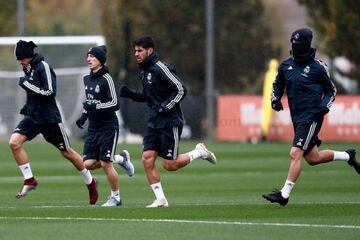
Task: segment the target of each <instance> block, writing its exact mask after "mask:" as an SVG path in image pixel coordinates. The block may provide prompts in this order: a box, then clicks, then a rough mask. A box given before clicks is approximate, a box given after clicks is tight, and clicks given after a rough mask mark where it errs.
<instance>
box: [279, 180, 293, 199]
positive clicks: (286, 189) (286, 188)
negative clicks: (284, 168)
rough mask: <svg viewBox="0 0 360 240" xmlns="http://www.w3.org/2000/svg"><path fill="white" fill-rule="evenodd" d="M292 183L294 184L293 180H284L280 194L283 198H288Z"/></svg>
mask: <svg viewBox="0 0 360 240" xmlns="http://www.w3.org/2000/svg"><path fill="white" fill-rule="evenodd" d="M294 185H295V183H294V182H291V181H289V180H286V181H285V184H284V186H283V188H282V189H281V196H282V197H283V198H289V197H290V193H291V190H292V189H293V187H294Z"/></svg>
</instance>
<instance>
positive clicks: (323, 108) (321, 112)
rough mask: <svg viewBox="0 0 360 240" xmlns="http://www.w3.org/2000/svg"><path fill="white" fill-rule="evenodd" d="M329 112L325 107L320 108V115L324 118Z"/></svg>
mask: <svg viewBox="0 0 360 240" xmlns="http://www.w3.org/2000/svg"><path fill="white" fill-rule="evenodd" d="M328 112H329V109H328V108H327V107H326V106H320V114H321V115H322V116H325V115H326V114H327V113H328Z"/></svg>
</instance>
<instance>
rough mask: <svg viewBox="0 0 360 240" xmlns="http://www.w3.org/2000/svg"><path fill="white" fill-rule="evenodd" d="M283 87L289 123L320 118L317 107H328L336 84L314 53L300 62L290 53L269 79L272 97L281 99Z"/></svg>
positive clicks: (333, 97)
mask: <svg viewBox="0 0 360 240" xmlns="http://www.w3.org/2000/svg"><path fill="white" fill-rule="evenodd" d="M314 50H315V49H314ZM313 56H315V52H314V53H313ZM285 87H286V93H287V97H288V103H289V108H290V114H291V119H292V121H293V123H310V122H313V121H318V120H320V119H321V118H322V117H323V113H322V110H321V109H324V108H327V110H328V109H330V107H331V104H332V103H333V102H334V100H335V95H336V88H335V85H334V84H333V82H332V81H331V80H330V74H329V71H328V68H327V66H326V65H325V64H324V63H323V62H322V61H320V60H318V59H315V58H314V57H312V58H311V59H310V60H308V61H305V62H302V63H296V62H295V61H294V60H293V58H292V57H290V58H288V59H286V60H285V61H283V62H282V63H281V64H280V66H279V69H278V74H277V76H276V79H275V82H274V83H273V89H272V96H271V97H272V101H274V100H280V99H281V97H282V96H283V94H284V89H285Z"/></svg>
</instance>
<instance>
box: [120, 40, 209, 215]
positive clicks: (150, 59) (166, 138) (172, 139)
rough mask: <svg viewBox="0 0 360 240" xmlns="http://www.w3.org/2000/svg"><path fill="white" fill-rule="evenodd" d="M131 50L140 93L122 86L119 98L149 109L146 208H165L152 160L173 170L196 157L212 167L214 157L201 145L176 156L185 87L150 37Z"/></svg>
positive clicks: (145, 145) (145, 148) (145, 153)
mask: <svg viewBox="0 0 360 240" xmlns="http://www.w3.org/2000/svg"><path fill="white" fill-rule="evenodd" d="M133 47H134V50H135V58H136V61H137V63H138V65H139V68H140V73H141V82H142V86H143V90H142V91H134V90H132V89H130V88H128V87H127V86H126V85H123V86H122V87H121V89H120V95H121V96H122V97H127V98H130V99H132V100H134V101H137V102H146V103H147V105H148V107H149V108H150V116H149V119H148V124H147V130H146V133H145V136H144V139H143V154H142V163H143V166H144V169H145V173H146V176H147V179H148V182H149V184H150V187H151V189H152V190H153V192H154V194H155V197H156V199H155V200H154V201H153V203H151V204H150V205H148V206H147V207H148V208H156V207H168V206H169V203H168V201H167V199H166V197H165V194H164V191H163V188H162V186H161V182H160V175H159V171H158V170H157V168H156V165H155V160H156V158H157V157H158V156H160V157H161V158H162V166H163V168H164V169H166V170H168V171H175V170H178V169H180V168H182V167H184V166H186V165H187V164H189V163H190V162H191V161H193V160H194V159H196V158H202V159H205V160H207V161H209V162H210V163H213V164H215V163H216V157H215V155H214V153H212V152H211V151H209V150H208V149H207V148H206V147H205V145H204V144H202V143H199V144H197V145H196V147H195V149H194V150H192V151H190V152H188V153H185V154H178V149H179V141H180V136H181V132H182V128H183V124H184V117H183V113H182V110H181V107H180V101H181V100H182V99H183V98H184V96H185V94H186V89H185V86H184V84H183V82H182V81H181V80H180V78H179V77H178V76H177V75H176V73H175V70H174V68H173V67H171V66H170V65H167V64H165V63H163V62H162V61H160V60H159V59H158V55H157V53H156V52H155V45H154V41H153V39H152V38H151V37H148V36H146V37H141V38H139V39H137V40H135V41H134V43H133Z"/></svg>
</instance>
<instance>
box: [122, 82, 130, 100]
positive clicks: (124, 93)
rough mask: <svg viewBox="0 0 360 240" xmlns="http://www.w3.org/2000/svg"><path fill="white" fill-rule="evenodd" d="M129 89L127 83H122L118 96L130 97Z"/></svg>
mask: <svg viewBox="0 0 360 240" xmlns="http://www.w3.org/2000/svg"><path fill="white" fill-rule="evenodd" d="M130 95H131V90H130V88H129V87H128V86H127V85H125V84H124V85H122V86H121V88H120V97H130Z"/></svg>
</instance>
